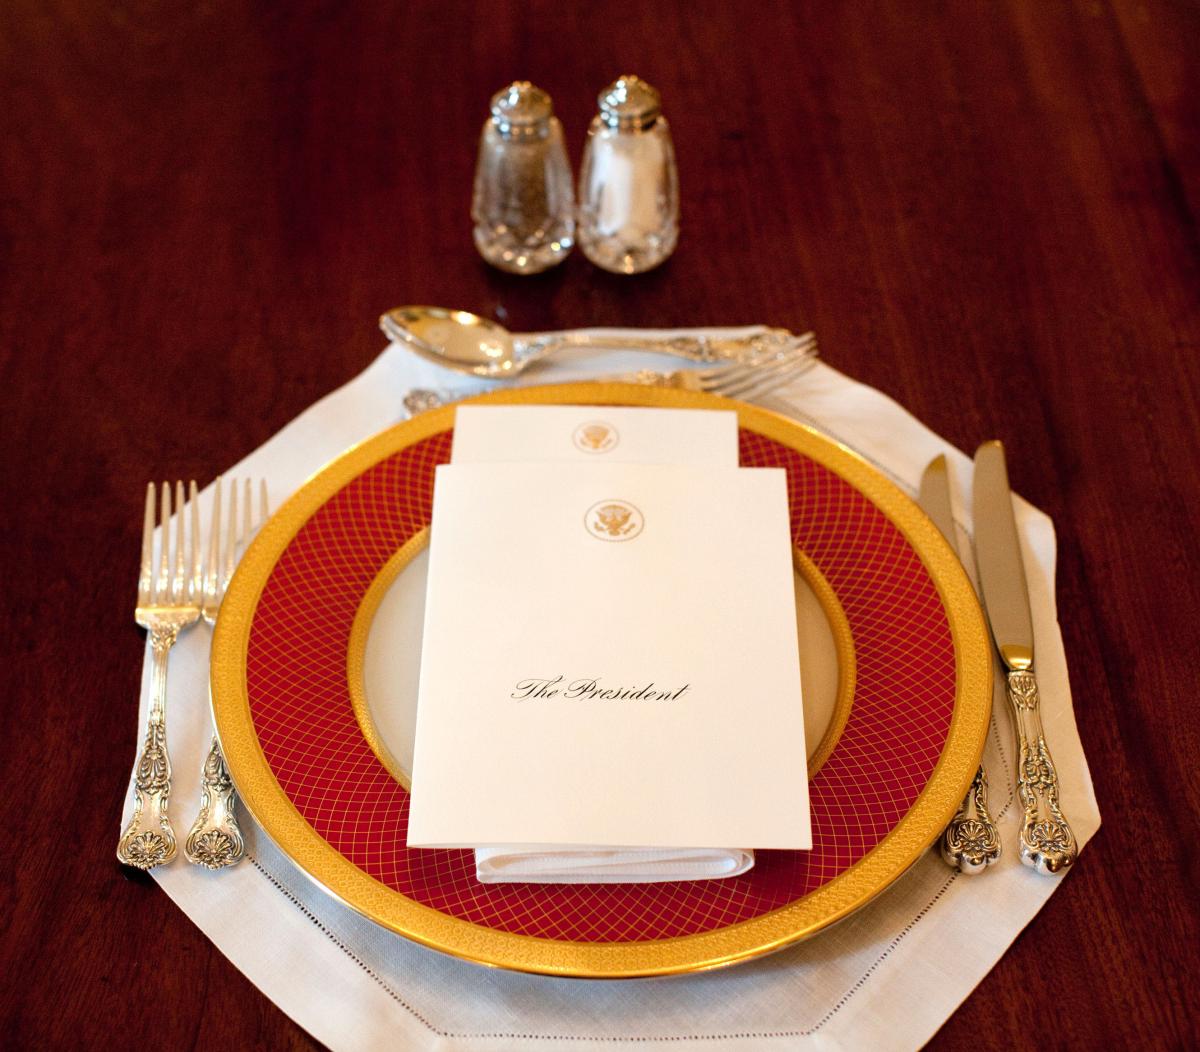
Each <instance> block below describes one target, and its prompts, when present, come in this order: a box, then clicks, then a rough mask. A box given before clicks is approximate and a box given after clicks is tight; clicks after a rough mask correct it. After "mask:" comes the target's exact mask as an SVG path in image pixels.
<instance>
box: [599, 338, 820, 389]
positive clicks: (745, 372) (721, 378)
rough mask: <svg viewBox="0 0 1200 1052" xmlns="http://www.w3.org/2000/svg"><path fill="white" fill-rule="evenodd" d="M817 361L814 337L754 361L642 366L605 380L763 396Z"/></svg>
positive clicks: (803, 371) (794, 377) (805, 370)
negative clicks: (661, 368)
mask: <svg viewBox="0 0 1200 1052" xmlns="http://www.w3.org/2000/svg"><path fill="white" fill-rule="evenodd" d="M816 364H817V346H816V341H815V340H813V341H811V342H807V343H803V344H796V345H794V346H792V347H789V348H787V349H786V350H783V351H780V352H779V353H777V354H773V355H771V356H770V357H768V358H760V359H757V360H755V361H753V362H730V363H728V364H725V365H714V366H712V367H710V368H707V369H677V370H675V371H673V372H669V373H658V372H654V371H653V370H651V369H640V370H638V371H637V372H636V373H626V374H624V375H622V376H614V377H611V378H607V377H605V378H601V379H611V380H613V381H615V382H616V383H634V384H649V385H651V386H653V387H673V388H676V389H679V390H684V391H706V392H708V393H709V394H716V395H724V396H725V397H726V398H743V399H744V398H759V397H761V396H762V395H765V394H769V393H770V392H771V391H774V390H776V389H777V388H780V387H782V386H783V385H784V384H787V383H790V382H791V381H792V380H795V379H796V378H797V377H799V376H802V375H803V374H804V373H806V372H808V371H809V370H810V369H811V368H813V366H815V365H816Z"/></svg>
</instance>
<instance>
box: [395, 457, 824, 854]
mask: <svg viewBox="0 0 1200 1052" xmlns="http://www.w3.org/2000/svg"><path fill="white" fill-rule="evenodd" d="M789 534H790V530H789V524H788V516H787V499H786V484H785V477H784V472H783V471H781V470H774V469H752V470H739V469H735V468H713V467H703V468H701V467H696V466H669V467H667V466H661V465H634V464H613V463H608V464H589V465H587V466H586V467H585V466H583V465H580V464H578V463H560V464H487V465H483V464H478V465H472V464H452V465H444V466H442V467H439V468H438V469H437V478H436V484H435V492H434V510H433V522H432V537H431V548H430V568H429V587H428V594H427V601H426V611H425V632H424V644H423V653H422V663H421V679H420V688H419V702H418V710H417V731H416V747H415V757H414V769H413V798H412V810H411V812H410V817H409V828H408V842H409V844H410V845H412V846H415V847H435V846H443V847H445V846H456V847H487V846H493V845H495V846H502V845H511V844H520V845H523V846H545V847H564V846H588V847H603V846H606V845H607V846H622V847H632V848H638V847H647V848H668V847H686V848H707V847H712V848H727V847H728V845H730V844H740V845H745V846H746V847H750V848H789V849H805V848H809V847H811V833H810V827H809V815H808V795H807V794H808V781H807V764H806V760H805V757H806V755H807V753H806V749H805V744H804V717H803V712H802V706H801V698H800V672H799V663H798V654H797V645H796V621H795V605H794V603H795V601H794V592H793V585H792V562H791V558H792V557H791V547H790V536H789Z"/></svg>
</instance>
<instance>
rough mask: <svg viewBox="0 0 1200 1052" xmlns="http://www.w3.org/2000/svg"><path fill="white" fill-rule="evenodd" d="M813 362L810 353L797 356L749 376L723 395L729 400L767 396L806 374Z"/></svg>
mask: <svg viewBox="0 0 1200 1052" xmlns="http://www.w3.org/2000/svg"><path fill="white" fill-rule="evenodd" d="M815 362H816V355H814V354H812V353H807V354H802V355H798V356H796V357H793V358H790V359H787V360H786V361H781V362H779V363H778V364H773V365H771V366H767V367H764V368H763V369H762V370H760V372H759V375H757V376H751V377H749V378H747V379H746V380H743V381H741V382H739V383H738V384H736V385H733V388H732V389H729V390H726V391H724V392H723V393H724V394H726V395H727V396H729V397H731V398H732V397H737V398H752V397H755V396H758V395H763V394H767V393H768V392H769V391H774V390H775V389H776V388H779V387H782V386H783V385H784V384H786V383H789V382H790V381H792V380H794V379H795V378H796V377H797V376H800V375H801V374H802V373H805V372H807V371H808V370H809V369H811V368H812V366H813V365H814V364H815Z"/></svg>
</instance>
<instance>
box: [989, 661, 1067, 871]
mask: <svg viewBox="0 0 1200 1052" xmlns="http://www.w3.org/2000/svg"><path fill="white" fill-rule="evenodd" d="M1005 690H1006V693H1007V694H1008V702H1009V706H1010V708H1011V710H1012V715H1013V723H1014V725H1015V726H1016V730H1017V749H1018V753H1019V759H1018V764H1017V793H1018V795H1019V796H1020V799H1021V806H1022V808H1024V811H1025V814H1024V817H1023V818H1022V820H1021V861H1022V862H1024V863H1025V865H1027V866H1030V867H1032V868H1033V869H1036V870H1037V871H1038V872H1039V873H1046V874H1050V875H1054V874H1057V873H1062V872H1063V871H1064V870H1066V869H1067V868H1068V867H1069V866H1070V865H1071V863H1072V862H1074V861H1075V856H1076V855H1077V854H1078V848H1077V846H1076V844H1075V834H1074V833H1072V832H1071V827H1070V825H1068V824H1067V820H1066V818H1065V817H1064V816H1063V813H1062V809H1061V808H1060V807H1059V803H1058V772H1057V770H1056V769H1055V767H1054V760H1053V759H1052V758H1051V756H1050V749H1049V747H1048V746H1047V745H1046V734H1045V732H1044V731H1043V729H1042V714H1041V711H1040V701H1039V699H1038V685H1037V679H1036V678H1035V677H1034V674H1033V670H1032V669H1012V670H1011V671H1009V673H1008V678H1007V682H1006V683H1005Z"/></svg>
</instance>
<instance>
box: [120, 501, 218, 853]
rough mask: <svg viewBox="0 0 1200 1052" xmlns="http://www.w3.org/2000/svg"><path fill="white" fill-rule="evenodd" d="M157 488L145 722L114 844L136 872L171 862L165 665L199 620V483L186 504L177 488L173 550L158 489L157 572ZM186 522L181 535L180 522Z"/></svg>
mask: <svg viewBox="0 0 1200 1052" xmlns="http://www.w3.org/2000/svg"><path fill="white" fill-rule="evenodd" d="M154 505H155V492H154V483H150V485H149V486H147V487H146V509H145V515H144V518H143V523H142V564H141V571H140V573H139V575H138V595H137V608H136V610H135V618H136V620H137V623H138V624H139V625H141V626H142V627H143V628H144V629H146V631H147V632H148V633H149V636H150V649H151V661H152V664H151V676H150V716H149V719H148V720H147V724H146V740H145V742H144V743H143V745H142V751H141V754H140V755H139V756H138V761H137V773H136V775H135V777H134V787H133V815H132V817H131V818H130V819H129V823H128V825H126V827H125V831H124V832H123V833H122V834H121V840H120V842H119V843H118V844H117V858H118V859H119V860H120V861H121V862H123V863H125V864H126V865H129V866H136V867H137V868H138V869H153V868H154V867H155V866H160V865H162V864H163V863H166V862H170V861H171V859H173V858H174V857H175V852H176V843H175V833H174V832H173V830H172V829H171V822H170V819H169V817H168V815H167V804H168V802H169V799H170V795H171V760H170V757H169V756H168V754H167V658H168V656H169V655H170V653H171V647H173V646H174V645H175V640H176V639H178V638H179V633H180V632H182V631H183V630H184V629H185V628H187V627H188V626H189V625H191V624H194V623H195V622H196V621H197V620H199V618H200V542H199V534H200V506H199V501H198V499H197V493H196V483H195V482H192V484H191V486H190V487H189V490H188V500H187V501H186V503H185V501H184V498H183V483H182V482H176V483H175V509H174V520H175V523H174V525H175V531H174V532H175V543H174V551H172V545H171V532H172V530H171V525H172V523H171V519H172V510H171V487H170V485H168V484H167V483H166V482H164V483H163V485H162V502H161V505H162V506H161V525H162V540H161V544H160V550H159V559H158V569H157V572H156V571H155V560H154ZM185 518H188V519H189V520H190V523H189V526H190V528H189V529H187V530H185V528H184V519H185Z"/></svg>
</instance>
